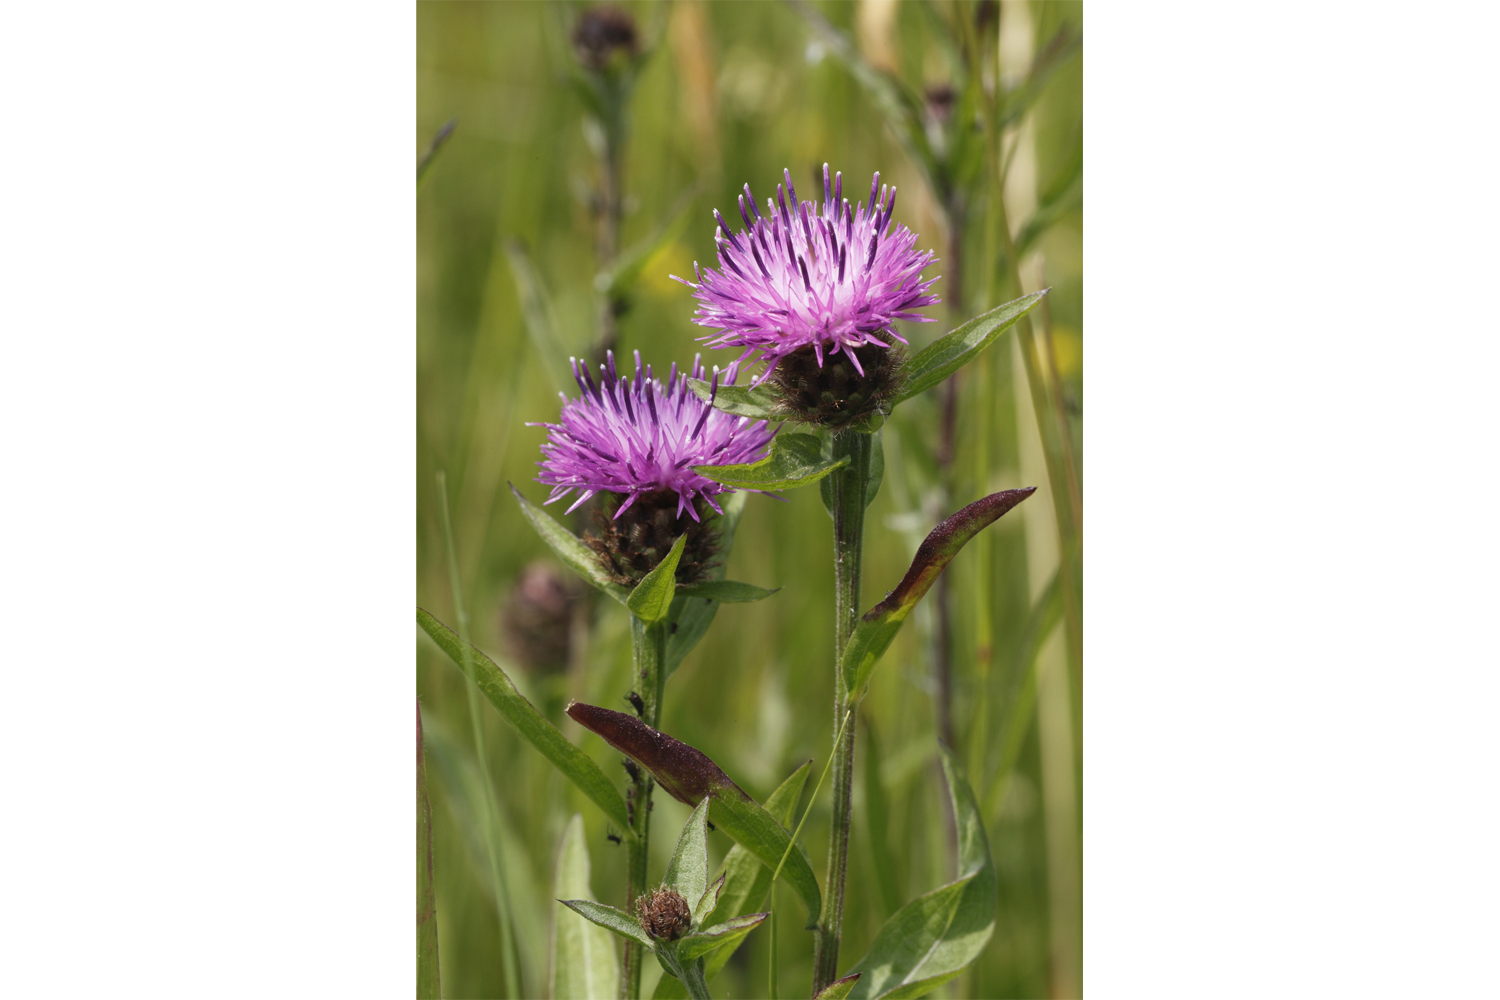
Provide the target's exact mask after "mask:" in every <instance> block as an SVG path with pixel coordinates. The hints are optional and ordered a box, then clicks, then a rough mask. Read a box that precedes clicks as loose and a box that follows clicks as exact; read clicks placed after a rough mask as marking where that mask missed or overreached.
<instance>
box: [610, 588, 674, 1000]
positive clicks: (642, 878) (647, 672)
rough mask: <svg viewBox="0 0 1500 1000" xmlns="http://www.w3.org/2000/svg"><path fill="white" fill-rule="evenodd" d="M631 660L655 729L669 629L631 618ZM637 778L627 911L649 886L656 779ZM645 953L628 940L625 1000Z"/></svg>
mask: <svg viewBox="0 0 1500 1000" xmlns="http://www.w3.org/2000/svg"><path fill="white" fill-rule="evenodd" d="M630 651H631V662H632V663H633V665H634V667H635V672H634V674H633V679H634V681H635V683H636V684H637V689H636V690H637V691H638V692H639V694H640V696H641V701H642V703H643V705H644V710H643V711H642V712H641V718H642V720H643V721H644V722H645V723H646V725H648V726H650V727H651V728H652V729H655V728H656V727H657V724H658V723H659V722H660V721H661V693H662V684H663V682H664V681H665V680H666V678H665V671H663V670H662V665H663V662H664V661H665V659H666V653H667V631H666V629H665V628H664V627H663V626H662V625H661V623H657V624H655V625H647V624H646V623H645V622H643V621H641V620H640V619H639V618H634V617H632V618H631V619H630ZM634 773H635V782H634V784H633V785H632V786H631V788H630V793H629V799H628V803H629V806H630V825H631V827H632V829H634V830H635V832H636V835H637V836H638V837H639V840H637V841H627V844H629V848H628V857H627V861H626V864H627V871H626V886H625V912H627V913H634V912H635V898H636V897H637V896H639V895H640V894H641V893H642V892H644V891H645V890H646V861H647V856H648V850H647V848H648V847H649V846H650V834H651V789H652V788H653V787H655V784H656V783H655V782H654V781H653V780H652V778H651V775H650V774H649V773H648V772H647V771H645V770H644V769H642V768H637V769H636V770H635V772H634ZM644 957H645V955H644V951H643V949H642V948H641V945H640V944H639V943H638V942H635V941H627V942H625V968H624V975H622V976H621V977H620V996H621V997H623V998H624V1000H639V998H640V995H641V961H642V959H643V958H644Z"/></svg>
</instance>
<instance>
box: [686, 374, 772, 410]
mask: <svg viewBox="0 0 1500 1000" xmlns="http://www.w3.org/2000/svg"><path fill="white" fill-rule="evenodd" d="M687 384H688V388H689V389H691V390H693V395H695V396H697V397H698V398H699V399H701V400H703V401H704V402H709V401H712V402H713V404H714V409H716V410H723V411H724V412H725V413H732V414H734V415H735V416H737V417H750V418H751V419H753V420H782V419H784V418H785V416H786V414H784V413H782V412H781V411H780V410H779V408H778V407H777V405H776V397H775V396H773V395H772V394H771V387H770V386H769V385H767V384H766V383H764V382H762V383H761V384H760V385H758V386H756V387H754V388H753V389H752V388H751V387H749V386H745V385H721V386H719V388H718V390H717V391H715V389H714V387H713V383H712V382H710V381H708V380H706V379H701V378H690V379H688V382H687Z"/></svg>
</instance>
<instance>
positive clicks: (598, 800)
mask: <svg viewBox="0 0 1500 1000" xmlns="http://www.w3.org/2000/svg"><path fill="white" fill-rule="evenodd" d="M417 624H418V625H420V626H421V627H422V631H424V632H426V633H427V634H428V635H429V636H430V637H431V638H432V641H433V642H435V643H437V644H438V648H440V649H441V650H442V651H443V652H444V653H446V654H448V658H449V659H451V660H452V661H453V662H454V663H455V664H457V665H458V667H459V669H460V670H462V671H464V673H465V674H466V675H467V676H468V678H469V679H470V680H471V681H473V682H474V685H475V686H476V687H478V688H479V690H480V692H481V693H482V694H483V695H484V696H485V697H486V698H488V699H489V702H490V704H491V705H494V706H495V708H496V709H497V710H498V711H499V712H500V714H501V715H502V716H503V717H504V718H505V721H506V722H509V723H510V724H511V726H513V727H514V728H515V730H516V732H518V733H519V734H521V736H522V737H523V738H525V740H526V742H528V743H530V744H531V745H532V746H534V747H536V749H537V750H539V751H541V753H542V756H544V757H546V758H547V759H548V760H549V761H551V762H552V764H553V766H554V767H556V768H557V769H558V770H559V771H561V772H562V773H563V775H564V776H566V777H567V778H568V780H569V781H571V782H573V784H575V785H577V786H578V788H579V790H580V791H582V792H583V794H585V795H587V796H588V797H589V799H591V800H592V801H593V802H594V804H595V805H597V806H598V807H599V808H600V809H602V810H604V815H606V816H608V817H609V818H610V819H611V820H613V821H614V822H615V823H616V824H618V825H619V827H620V828H621V829H622V830H624V831H626V834H627V835H630V820H629V817H628V816H627V815H626V811H625V800H624V799H623V798H621V797H620V792H619V790H618V789H617V788H615V786H614V783H613V782H611V781H610V780H609V779H608V778H606V777H605V776H604V772H603V771H600V770H599V765H598V764H595V763H594V762H593V761H592V760H591V759H590V758H589V757H588V756H587V755H585V754H584V752H583V751H582V750H579V749H578V748H577V747H575V746H574V745H573V744H571V743H569V742H568V740H567V738H566V737H564V736H563V734H562V733H560V732H558V731H557V727H556V726H554V725H552V723H550V722H548V721H547V720H546V719H545V718H544V717H543V716H542V714H541V713H540V712H538V711H537V710H536V709H535V708H534V707H532V704H531V702H529V701H527V700H526V699H525V698H523V697H521V693H520V692H519V691H517V690H516V686H515V685H514V684H512V683H511V680H510V678H509V677H507V676H505V671H503V670H501V669H500V668H499V667H497V666H496V665H495V661H493V660H491V659H490V658H489V657H488V656H485V655H484V654H483V653H482V652H480V651H479V650H478V649H475V648H474V647H473V646H469V647H468V649H467V655H466V654H465V647H464V644H463V643H462V642H461V641H460V640H459V638H458V636H456V635H454V634H453V632H452V631H451V630H449V628H448V627H447V626H446V625H444V624H443V623H442V622H440V621H438V620H437V619H436V618H434V617H432V615H431V614H429V613H428V612H426V611H423V610H422V609H421V608H418V609H417Z"/></svg>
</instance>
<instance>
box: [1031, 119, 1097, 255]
mask: <svg viewBox="0 0 1500 1000" xmlns="http://www.w3.org/2000/svg"><path fill="white" fill-rule="evenodd" d="M1082 204H1083V140H1082V136H1081V135H1080V137H1079V139H1078V141H1077V142H1076V143H1075V144H1074V146H1073V154H1072V155H1071V156H1070V157H1068V160H1067V162H1065V163H1064V164H1063V165H1062V167H1061V168H1059V169H1058V171H1057V173H1056V174H1055V175H1054V176H1053V178H1052V180H1051V181H1050V182H1049V183H1048V185H1047V189H1046V190H1045V191H1043V192H1042V196H1041V198H1040V200H1039V202H1038V204H1037V207H1036V211H1035V212H1033V213H1032V215H1031V218H1030V219H1028V220H1026V225H1024V226H1022V227H1021V232H1020V235H1018V236H1017V237H1016V250H1015V253H1016V258H1017V259H1020V258H1022V257H1024V256H1025V255H1026V252H1027V251H1028V250H1030V249H1031V246H1032V244H1033V243H1035V242H1036V241H1037V239H1038V238H1039V237H1040V236H1041V235H1042V233H1044V232H1046V231H1047V229H1048V228H1049V227H1050V226H1051V225H1052V224H1053V223H1055V222H1057V221H1058V220H1059V219H1061V218H1062V217H1063V216H1065V215H1067V214H1068V213H1069V212H1071V211H1073V209H1075V208H1077V207H1078V206H1079V205H1082Z"/></svg>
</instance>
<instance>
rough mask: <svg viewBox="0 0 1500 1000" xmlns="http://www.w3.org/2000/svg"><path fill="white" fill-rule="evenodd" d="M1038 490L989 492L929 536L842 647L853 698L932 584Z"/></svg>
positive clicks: (843, 665) (846, 679) (846, 684)
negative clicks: (969, 546) (987, 529)
mask: <svg viewBox="0 0 1500 1000" xmlns="http://www.w3.org/2000/svg"><path fill="white" fill-rule="evenodd" d="M1035 492H1036V487H1035V486H1028V487H1026V488H1024V489H1019V490H1002V491H1000V492H999V493H991V494H990V495H989V496H987V497H985V498H984V499H983V500H976V501H974V502H973V503H971V504H969V505H968V506H967V507H965V508H964V509H963V510H961V511H959V512H958V513H956V514H954V515H953V516H952V517H949V518H948V519H947V520H946V521H944V522H942V523H941V524H939V525H938V526H937V527H936V528H933V529H932V531H931V532H930V533H929V534H928V535H927V538H926V539H924V540H923V542H922V544H921V545H920V546H918V548H917V555H916V558H914V559H913V560H912V561H911V567H910V568H909V569H907V571H906V575H905V576H904V577H902V578H901V583H900V584H899V585H897V587H896V589H895V590H893V591H891V592H890V593H889V594H887V595H886V597H885V600H883V601H881V602H880V603H879V604H877V605H875V606H874V607H873V608H871V609H870V610H869V611H867V612H865V614H864V616H863V617H862V618H860V620H859V623H858V624H857V625H856V626H855V627H854V634H853V635H852V636H850V637H849V644H848V645H847V646H845V647H844V657H843V660H842V661H841V662H840V664H839V666H840V670H841V672H842V673H843V677H844V689H845V690H846V691H848V692H849V695H850V696H851V697H853V698H856V699H857V698H859V696H860V692H861V691H863V690H864V686H865V684H866V682H868V681H869V679H870V674H871V672H872V671H874V669H875V664H876V663H878V662H879V661H880V657H881V656H882V655H883V654H884V653H885V651H886V650H887V649H888V648H889V647H890V645H891V641H892V640H894V639H895V638H896V633H897V632H899V631H901V623H902V622H904V621H906V616H907V615H909V614H911V609H912V608H914V607H916V605H917V602H918V601H920V600H921V599H922V595H923V594H925V593H927V590H928V588H929V587H931V586H932V584H933V581H935V580H936V579H937V578H938V575H939V574H940V573H942V572H943V569H944V567H946V566H947V565H948V563H949V562H951V561H952V559H953V557H954V556H956V555H957V554H958V550H959V549H961V548H963V547H964V546H965V545H966V544H967V543H968V541H969V539H971V538H973V537H974V536H975V535H977V534H979V532H980V531H981V530H982V529H983V528H985V527H987V526H988V525H991V524H993V523H994V522H995V521H997V520H998V519H999V518H1000V516H1001V515H1002V514H1004V513H1005V512H1006V511H1008V510H1010V509H1011V508H1012V507H1014V506H1016V504H1018V503H1020V502H1021V501H1022V500H1025V499H1026V498H1027V497H1029V496H1031V494H1033V493H1035Z"/></svg>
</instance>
